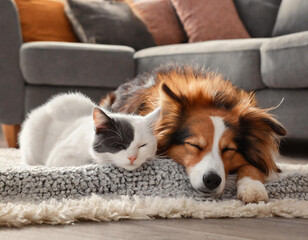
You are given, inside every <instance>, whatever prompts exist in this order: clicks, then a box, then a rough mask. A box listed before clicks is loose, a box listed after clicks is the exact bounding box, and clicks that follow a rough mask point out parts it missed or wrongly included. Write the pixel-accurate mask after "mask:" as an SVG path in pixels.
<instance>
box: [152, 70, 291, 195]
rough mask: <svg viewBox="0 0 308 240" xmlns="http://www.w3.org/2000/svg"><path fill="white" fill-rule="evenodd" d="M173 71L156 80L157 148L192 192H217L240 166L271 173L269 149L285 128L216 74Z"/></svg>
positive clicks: (250, 96)
mask: <svg viewBox="0 0 308 240" xmlns="http://www.w3.org/2000/svg"><path fill="white" fill-rule="evenodd" d="M173 74H174V75H176V73H173ZM174 75H173V76H171V77H172V78H175V77H176V78H177V81H167V80H166V81H161V84H160V101H161V102H160V105H161V106H162V118H161V121H159V122H158V123H157V127H156V134H157V139H158V148H159V151H160V153H161V154H163V155H167V156H169V157H171V158H172V159H174V160H175V161H177V162H178V163H180V164H182V165H184V166H185V167H186V170H187V173H188V175H189V178H190V182H191V184H192V186H193V187H194V188H195V189H196V190H198V191H201V192H209V193H213V194H216V195H219V194H221V193H222V192H223V190H224V187H225V182H226V176H227V175H228V173H229V172H230V171H235V170H237V169H238V168H239V167H240V166H242V165H244V164H252V165H253V166H255V167H256V168H258V169H260V170H261V171H262V172H264V173H265V175H268V174H269V172H270V171H277V167H276V165H275V163H274V161H273V153H275V152H277V150H278V143H279V136H282V135H285V134H286V131H285V129H284V128H283V127H282V126H281V124H280V123H279V122H278V121H277V120H275V119H274V118H273V116H272V115H270V114H269V113H268V112H267V111H266V110H264V109H260V108H258V107H257V106H256V102H255V98H254V95H253V94H251V93H247V92H245V91H243V90H239V89H237V88H235V87H234V86H232V85H231V83H230V82H227V81H225V80H223V79H222V77H221V76H219V75H208V76H207V77H200V76H196V75H194V74H192V73H186V74H184V75H183V74H180V75H176V76H174ZM171 77H170V76H169V78H171ZM167 84H168V85H167Z"/></svg>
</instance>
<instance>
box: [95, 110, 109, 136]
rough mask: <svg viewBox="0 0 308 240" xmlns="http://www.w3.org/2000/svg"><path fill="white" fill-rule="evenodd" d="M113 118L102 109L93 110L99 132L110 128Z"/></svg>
mask: <svg viewBox="0 0 308 240" xmlns="http://www.w3.org/2000/svg"><path fill="white" fill-rule="evenodd" d="M111 120H112V119H111V118H110V117H109V116H108V115H107V114H106V113H105V112H104V111H103V110H102V109H100V108H98V107H95V108H94V110H93V121H94V126H95V130H96V131H97V132H99V131H100V130H102V129H106V128H108V126H109V125H110V122H111Z"/></svg>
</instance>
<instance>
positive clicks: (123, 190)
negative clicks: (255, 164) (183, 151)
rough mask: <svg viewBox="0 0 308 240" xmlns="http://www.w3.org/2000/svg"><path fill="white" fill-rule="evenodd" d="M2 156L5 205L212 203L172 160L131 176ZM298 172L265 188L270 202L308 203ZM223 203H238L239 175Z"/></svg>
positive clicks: (108, 168)
mask: <svg viewBox="0 0 308 240" xmlns="http://www.w3.org/2000/svg"><path fill="white" fill-rule="evenodd" d="M8 152H10V154H8ZM0 154H1V155H0V156H1V157H0V201H1V202H12V201H14V202H16V201H26V200H28V201H41V200H48V199H57V200H59V199H63V198H65V199H67V198H69V199H78V198H81V197H84V196H90V195H91V194H97V195H102V196H105V197H106V198H115V197H118V196H122V195H125V196H139V197H145V196H151V197H157V196H158V197H162V198H179V197H189V198H193V199H195V200H198V201H205V200H214V199H212V197H211V196H210V195H204V194H202V193H199V192H197V191H195V190H194V189H193V188H192V186H191V184H190V183H189V180H188V177H187V176H186V174H185V170H184V168H183V167H182V166H181V165H179V164H177V163H176V162H174V161H172V160H170V159H153V160H150V161H148V162H147V163H145V164H144V165H143V166H142V167H141V168H140V169H137V170H135V171H132V172H129V171H126V170H125V169H122V168H118V167H115V166H113V165H111V164H107V165H86V166H82V167H61V168H59V167H58V168H49V167H43V166H39V167H30V166H24V165H23V164H22V163H20V161H18V160H20V156H19V151H18V150H2V152H1V153H0ZM286 171H287V172H288V170H286ZM296 173H297V172H296V171H295V172H292V174H291V176H288V175H286V176H284V177H281V178H278V179H276V180H275V181H273V182H268V183H266V189H267V191H268V193H269V197H270V198H271V199H285V198H293V199H302V200H308V174H307V173H306V174H301V173H300V172H298V173H297V174H296ZM220 199H236V184H235V176H232V175H231V176H229V178H228V180H227V184H226V189H225V191H224V194H223V195H222V196H221V197H220ZM215 200H216V199H215Z"/></svg>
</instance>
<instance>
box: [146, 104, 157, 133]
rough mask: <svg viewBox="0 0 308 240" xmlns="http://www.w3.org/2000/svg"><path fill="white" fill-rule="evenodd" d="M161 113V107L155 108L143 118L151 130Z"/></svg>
mask: <svg viewBox="0 0 308 240" xmlns="http://www.w3.org/2000/svg"><path fill="white" fill-rule="evenodd" d="M160 113H161V107H158V108H156V109H155V110H154V111H153V112H151V113H149V114H148V115H146V116H145V118H146V121H147V124H148V126H150V127H151V128H152V127H153V124H154V123H155V122H156V121H157V120H158V118H159V116H160Z"/></svg>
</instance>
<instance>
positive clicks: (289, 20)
mask: <svg viewBox="0 0 308 240" xmlns="http://www.w3.org/2000/svg"><path fill="white" fill-rule="evenodd" d="M301 31H308V1H307V0H283V1H282V3H281V5H280V8H279V12H278V16H277V20H276V23H275V27H274V30H273V36H280V35H285V34H290V33H296V32H301Z"/></svg>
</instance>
